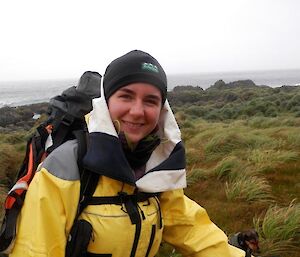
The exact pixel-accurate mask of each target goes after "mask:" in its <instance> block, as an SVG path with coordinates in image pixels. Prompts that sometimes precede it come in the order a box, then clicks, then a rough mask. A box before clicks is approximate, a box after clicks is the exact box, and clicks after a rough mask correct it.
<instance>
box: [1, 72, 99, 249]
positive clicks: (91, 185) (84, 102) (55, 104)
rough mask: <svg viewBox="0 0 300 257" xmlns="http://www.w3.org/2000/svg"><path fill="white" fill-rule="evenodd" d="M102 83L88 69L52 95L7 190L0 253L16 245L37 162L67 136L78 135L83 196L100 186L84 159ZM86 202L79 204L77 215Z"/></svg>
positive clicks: (96, 75)
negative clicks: (87, 117) (91, 115)
mask: <svg viewBox="0 0 300 257" xmlns="http://www.w3.org/2000/svg"><path fill="white" fill-rule="evenodd" d="M100 84H101V75H100V74H99V73H97V72H91V71H86V72H85V73H84V74H83V75H82V76H81V77H80V80H79V82H78V84H77V86H73V87H70V88H68V89H66V90H65V91H64V92H63V93H62V94H61V95H58V96H56V97H54V98H52V99H50V104H49V110H48V118H47V120H46V121H45V122H44V123H42V124H41V125H39V126H38V127H37V129H36V131H35V134H34V135H33V136H32V137H31V138H30V139H29V140H28V142H27V148H26V154H25V157H24V160H23V163H22V164H21V167H20V169H19V172H18V174H17V178H16V183H15V185H14V186H13V187H12V189H11V190H10V191H9V192H8V195H7V197H6V200H5V203H4V207H5V216H4V219H3V222H2V226H1V229H0V253H6V254H7V253H10V252H11V250H12V248H13V246H14V240H15V237H16V223H17V218H18V215H19V213H20V211H21V208H22V206H23V201H24V199H25V195H26V192H27V189H28V186H29V184H30V182H31V181H32V179H33V177H34V175H35V173H36V169H37V167H38V165H39V164H40V163H41V162H42V161H43V160H44V159H45V158H46V157H47V156H48V155H49V154H50V153H51V152H52V151H53V150H54V149H56V148H57V147H58V146H60V145H61V144H63V143H64V142H66V141H67V140H70V139H77V142H78V160H77V163H78V167H79V171H80V181H81V186H80V199H82V198H84V197H83V196H84V195H86V194H88V195H92V194H93V192H94V190H95V188H96V186H97V184H96V183H95V181H97V180H96V179H95V176H97V174H94V173H91V172H88V171H84V169H83V167H82V163H81V161H82V158H83V156H84V155H85V153H86V149H87V141H86V138H87V126H86V122H85V115H86V114H87V113H89V112H90V111H91V110H92V99H93V98H96V97H99V96H100ZM87 189H88V190H87ZM84 205H85V204H84V203H82V204H79V206H78V213H77V215H76V218H78V216H79V214H80V212H81V211H82V210H83V208H84V207H83V206H84ZM74 222H75V221H74Z"/></svg>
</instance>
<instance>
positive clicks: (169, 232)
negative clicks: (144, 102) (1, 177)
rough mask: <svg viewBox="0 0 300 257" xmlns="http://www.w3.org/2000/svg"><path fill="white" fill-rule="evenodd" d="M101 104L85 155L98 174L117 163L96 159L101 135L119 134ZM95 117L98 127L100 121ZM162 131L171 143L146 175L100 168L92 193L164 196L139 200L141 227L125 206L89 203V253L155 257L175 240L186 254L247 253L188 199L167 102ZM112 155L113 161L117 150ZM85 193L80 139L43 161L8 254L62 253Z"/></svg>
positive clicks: (39, 256)
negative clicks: (133, 178)
mask: <svg viewBox="0 0 300 257" xmlns="http://www.w3.org/2000/svg"><path fill="white" fill-rule="evenodd" d="M101 104H103V101H101V100H97V101H96V102H95V103H94V111H93V112H92V115H91V121H90V124H89V132H90V133H91V134H93V133H94V137H92V138H91V139H92V140H90V141H91V146H90V147H89V148H91V149H90V150H88V153H87V156H88V157H87V158H86V160H85V161H86V165H87V166H88V167H89V168H91V169H94V170H97V172H99V169H100V170H101V167H102V169H103V170H109V167H110V165H112V166H113V165H115V163H113V161H110V162H108V163H105V165H108V166H105V167H106V168H107V167H108V168H107V169H104V168H103V167H104V166H103V165H104V164H103V163H101V164H99V162H100V161H97V162H95V163H93V160H94V159H97V160H98V157H97V158H94V154H95V153H96V154H99V156H100V155H101V151H100V152H99V153H98V150H99V149H97V144H98V143H99V142H103V137H104V139H105V140H106V139H111V138H112V137H115V136H116V135H115V131H114V128H113V125H112V124H110V123H109V119H108V118H107V119H106V120H105V122H106V123H102V122H103V120H101V119H102V118H101V117H102V116H101V115H100V116H99V117H98V116H97V115H98V114H99V109H98V108H100V107H101V109H103V106H101ZM104 107H105V106H104ZM104 109H105V108H104ZM107 114H108V112H106V113H103V112H102V115H103V116H107ZM107 117H108V116H107ZM97 122H99V124H95V123H97ZM107 122H108V123H107ZM173 128H175V132H174V129H173ZM160 130H162V131H160V132H159V133H161V135H162V138H167V140H166V142H167V143H166V144H162V143H161V145H160V146H158V147H157V149H155V151H154V152H153V154H152V155H151V157H150V159H149V161H148V162H147V164H146V174H145V175H144V176H143V177H142V178H140V179H139V180H137V181H136V182H133V183H131V181H130V176H129V177H126V174H125V173H124V174H125V175H124V176H123V177H122V179H123V181H122V179H121V177H120V178H118V177H116V176H118V174H119V173H122V172H123V171H122V170H121V169H122V167H123V166H122V167H120V171H118V172H116V173H113V172H112V171H109V173H105V171H103V173H101V172H102V170H101V171H100V175H101V176H100V177H99V181H98V186H97V188H96V190H95V192H94V196H116V195H118V193H119V192H125V193H127V194H133V193H134V191H137V190H138V191H140V192H148V193H149V192H150V193H151V192H160V195H159V197H151V198H149V199H148V200H146V201H143V202H139V203H138V209H139V213H140V216H141V217H142V218H141V223H140V224H138V225H137V224H132V222H131V220H130V218H129V215H128V212H127V210H126V208H125V207H124V206H123V205H115V204H104V205H89V206H87V207H86V208H85V209H84V211H83V212H82V214H81V216H80V219H85V220H87V221H88V222H90V223H91V224H92V227H93V234H92V238H91V240H90V242H89V245H88V249H87V251H88V254H87V256H94V257H96V256H102V257H105V256H113V257H127V256H128V257H129V256H132V257H133V256H135V257H147V256H148V257H153V256H155V254H156V253H157V251H158V249H159V246H160V243H161V242H162V241H165V242H167V243H170V244H172V245H173V246H174V247H175V248H176V249H177V250H178V251H179V252H181V253H182V254H183V256H193V257H242V256H245V253H244V252H243V251H241V250H239V249H237V248H235V247H232V246H230V245H228V242H227V241H228V240H227V237H226V235H225V234H224V233H223V232H222V231H221V230H220V229H219V228H218V227H217V226H216V225H215V224H214V223H212V221H211V220H210V219H209V217H208V215H207V213H206V211H205V209H203V208H202V207H201V206H199V205H198V204H197V203H195V202H194V201H192V200H190V199H189V198H187V197H186V196H184V194H183V187H184V186H185V171H184V169H182V167H181V164H180V163H179V164H177V160H178V159H180V141H181V140H180V136H179V134H178V131H179V130H178V127H177V124H176V122H175V119H174V117H173V114H172V112H171V110H170V108H169V106H168V104H167V103H166V104H165V107H164V110H163V111H162V117H161V121H160ZM103 132H105V133H104V134H103ZM99 138H100V139H101V140H102V141H101V140H100V139H99ZM174 138H175V139H174ZM98 140H100V141H98ZM105 140H104V141H105ZM106 141H107V140H106ZM100 145H102V144H100ZM172 145H173V147H172ZM95 148H96V150H97V151H95ZM105 149H108V148H105ZM176 149H177V150H178V149H179V150H178V151H177V150H176ZM89 151H91V152H89ZM116 151H117V150H116ZM102 154H103V155H104V156H105V154H106V153H105V152H104V151H102ZM108 154H109V155H111V157H112V158H113V155H114V154H115V153H114V152H109V153H108ZM118 154H120V153H118ZM99 158H101V157H99ZM91 160H92V161H91ZM104 161H105V160H104ZM93 165H96V166H93ZM97 165H98V166H99V167H100V168H99V167H98V166H97ZM101 165H102V166H101ZM176 165H177V166H176ZM174 167H175V168H174ZM98 168H99V169H98ZM124 180H128V182H124ZM79 192H80V179H79V171H78V167H77V142H76V140H72V141H68V142H66V143H65V144H63V145H62V146H60V147H58V148H57V149H55V150H54V151H53V152H52V153H51V154H50V155H49V156H48V157H47V158H46V160H45V161H44V162H43V163H42V164H41V165H40V167H39V170H38V172H37V174H36V175H35V177H34V178H33V181H32V182H31V184H30V186H29V189H28V192H27V194H26V198H25V202H24V206H23V208H22V210H21V215H20V217H19V220H18V221H19V223H18V226H17V237H16V241H15V246H14V248H13V251H12V253H11V254H10V255H9V256H10V257H44V256H51V257H52V256H53V257H64V256H65V247H66V242H67V238H68V237H69V233H70V230H71V227H72V224H73V220H74V217H75V215H76V211H77V205H78V201H79ZM161 220H162V226H161V223H160V221H161Z"/></svg>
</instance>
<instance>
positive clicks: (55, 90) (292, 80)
mask: <svg viewBox="0 0 300 257" xmlns="http://www.w3.org/2000/svg"><path fill="white" fill-rule="evenodd" d="M0 79H1V78H0ZM220 79H222V80H224V82H225V83H229V82H232V81H236V80H244V79H251V80H253V82H254V83H255V84H256V85H267V86H270V87H279V86H283V85H300V70H274V71H271V70H270V71H244V72H210V73H197V74H196V73H193V74H169V75H168V90H172V89H173V88H174V87H176V86H182V85H191V86H199V87H202V88H203V89H207V88H208V87H210V86H211V85H213V84H214V83H215V82H216V81H218V80H220ZM78 80H79V78H78V79H69V80H40V81H38V80H35V81H6V82H4V81H0V108H1V107H3V106H21V105H27V104H33V103H40V102H46V101H49V99H50V98H51V97H54V96H56V95H58V94H61V92H62V91H64V90H65V89H67V88H68V87H71V86H76V84H77V82H78Z"/></svg>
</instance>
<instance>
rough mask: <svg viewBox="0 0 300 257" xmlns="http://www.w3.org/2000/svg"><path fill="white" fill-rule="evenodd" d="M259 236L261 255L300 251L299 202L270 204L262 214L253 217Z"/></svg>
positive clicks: (289, 253)
mask: <svg viewBox="0 0 300 257" xmlns="http://www.w3.org/2000/svg"><path fill="white" fill-rule="evenodd" d="M253 224H254V227H255V229H256V230H257V231H258V233H259V235H260V238H261V240H260V241H261V249H262V256H270V255H281V256H290V255H291V254H295V253H299V252H300V244H299V242H300V204H296V203H295V201H292V202H291V203H290V205H289V206H288V207H280V206H278V205H272V206H270V207H269V208H268V210H267V211H266V213H265V215H264V216H262V215H261V216H258V217H255V218H254V219H253Z"/></svg>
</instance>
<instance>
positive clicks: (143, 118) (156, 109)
mask: <svg viewBox="0 0 300 257" xmlns="http://www.w3.org/2000/svg"><path fill="white" fill-rule="evenodd" d="M161 107H162V96H161V92H160V90H159V89H158V88H156V87H155V86H153V85H151V84H147V83H132V84H129V85H127V86H124V87H121V88H120V89H119V90H117V91H116V92H115V93H114V94H113V95H112V96H111V97H110V98H109V99H108V109H109V113H110V116H111V119H112V120H113V121H114V122H115V121H117V123H118V125H119V126H120V128H118V129H120V131H123V132H124V133H125V135H126V136H127V138H128V139H129V140H130V143H132V144H134V145H136V144H138V142H139V141H140V140H141V139H143V138H144V137H145V136H147V135H149V134H150V133H151V132H152V131H153V130H154V128H155V127H156V125H157V123H158V119H159V115H160V111H161Z"/></svg>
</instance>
